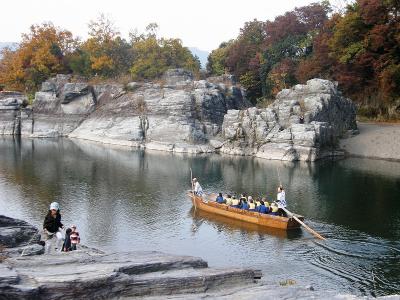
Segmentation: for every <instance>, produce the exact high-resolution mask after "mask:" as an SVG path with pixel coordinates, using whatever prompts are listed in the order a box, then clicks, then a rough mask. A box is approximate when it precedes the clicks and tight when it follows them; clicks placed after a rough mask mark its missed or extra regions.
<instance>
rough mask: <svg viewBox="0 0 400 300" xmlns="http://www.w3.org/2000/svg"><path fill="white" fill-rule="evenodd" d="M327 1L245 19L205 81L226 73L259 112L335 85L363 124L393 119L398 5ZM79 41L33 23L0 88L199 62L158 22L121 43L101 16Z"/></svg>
mask: <svg viewBox="0 0 400 300" xmlns="http://www.w3.org/2000/svg"><path fill="white" fill-rule="evenodd" d="M351 3H352V4H349V5H348V6H347V8H345V9H342V10H337V9H333V8H332V6H331V5H330V4H329V2H328V1H322V2H319V3H313V4H310V5H308V6H304V7H299V8H295V9H294V10H292V11H289V12H286V13H285V14H283V15H281V16H278V17H276V18H275V19H274V20H272V21H268V20H267V21H259V20H256V19H255V20H253V21H250V22H247V23H245V24H244V26H243V28H242V29H241V30H240V33H239V35H238V36H237V37H236V38H235V39H233V40H230V41H227V42H223V43H221V45H220V46H219V48H217V49H215V50H213V51H212V52H211V54H210V55H209V57H208V64H207V74H208V75H210V76H214V75H222V74H225V73H231V74H234V75H236V77H237V79H238V81H239V83H240V84H241V85H242V86H243V87H244V88H246V90H247V96H248V98H249V99H250V100H251V101H252V102H253V103H254V104H256V105H258V106H265V105H267V104H268V103H270V102H271V101H272V100H273V99H274V97H275V95H276V94H277V93H278V92H279V91H280V90H281V89H283V88H289V87H291V86H293V85H295V84H297V83H304V82H305V81H307V80H308V79H311V78H315V77H318V78H324V79H329V80H333V81H337V82H338V84H339V88H340V90H341V91H343V92H344V94H345V95H346V96H347V97H349V98H351V99H352V100H353V101H355V102H356V104H357V106H358V115H359V116H360V118H361V119H364V120H365V119H367V120H371V119H373V120H380V121H382V120H400V3H399V1H397V0H356V1H352V2H351ZM88 27H89V28H88V29H89V30H88V38H87V39H86V40H80V39H78V38H76V37H74V36H73V34H72V33H71V32H70V31H68V30H65V29H61V28H58V27H56V26H54V25H53V24H51V23H44V24H41V25H32V26H31V28H30V31H29V32H28V33H25V34H23V35H22V42H21V43H20V45H19V47H18V48H17V49H16V50H12V49H5V50H3V52H2V59H1V60H0V90H1V89H2V88H4V89H13V90H19V91H24V92H26V93H28V94H33V93H34V92H35V91H36V90H37V89H38V88H39V86H40V84H41V83H42V82H43V81H44V80H46V79H47V78H49V77H51V76H53V75H55V74H57V73H68V74H73V75H76V76H78V77H79V76H82V77H84V78H87V79H89V80H92V81H94V82H98V81H104V80H117V81H119V82H121V81H122V82H123V83H124V82H128V81H132V80H136V81H140V80H154V79H159V78H160V77H161V76H162V74H163V73H164V72H165V71H166V70H167V69H168V68H185V69H188V70H190V71H192V72H193V73H194V74H195V75H199V74H200V62H199V59H198V58H197V57H195V56H193V55H192V53H191V52H190V50H189V49H188V48H186V47H184V46H183V45H182V42H181V41H180V40H179V39H175V38H169V39H166V38H160V37H158V36H157V29H158V26H157V24H155V23H153V24H149V25H148V26H147V27H146V30H145V32H144V33H138V32H136V31H132V32H131V33H130V35H129V39H124V38H122V36H121V35H120V33H119V32H118V30H117V29H116V28H115V26H114V25H113V23H112V22H111V21H110V20H108V19H107V18H106V17H104V16H103V15H101V16H99V18H98V19H96V20H94V21H91V22H90V23H89V26H88Z"/></svg>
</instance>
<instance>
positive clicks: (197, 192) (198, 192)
mask: <svg viewBox="0 0 400 300" xmlns="http://www.w3.org/2000/svg"><path fill="white" fill-rule="evenodd" d="M193 186H194V194H195V195H197V196H200V197H201V196H203V189H202V188H201V185H200V183H199V182H198V181H197V178H193Z"/></svg>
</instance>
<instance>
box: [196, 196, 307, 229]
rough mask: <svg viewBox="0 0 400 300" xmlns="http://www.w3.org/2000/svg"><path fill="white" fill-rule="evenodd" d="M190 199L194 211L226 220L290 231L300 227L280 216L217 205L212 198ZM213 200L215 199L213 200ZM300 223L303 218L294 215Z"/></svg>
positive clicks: (296, 223)
mask: <svg viewBox="0 0 400 300" xmlns="http://www.w3.org/2000/svg"><path fill="white" fill-rule="evenodd" d="M189 195H190V198H191V199H192V203H193V206H194V207H195V209H200V210H202V211H206V212H209V213H212V214H216V215H220V216H224V217H227V218H231V219H235V220H238V221H242V222H247V223H251V224H256V225H258V226H263V227H269V228H276V229H281V230H290V229H296V228H299V227H300V224H299V223H298V222H297V221H296V220H295V219H293V218H286V217H280V216H273V215H269V214H260V213H258V212H252V211H247V210H243V209H239V208H235V207H230V206H228V205H225V204H219V203H217V202H215V201H210V200H211V199H212V197H208V198H209V199H207V197H204V199H205V200H208V201H207V202H204V201H203V198H201V197H199V196H195V195H193V194H192V193H190V194H189ZM214 199H215V198H214ZM296 216H297V217H298V218H299V219H300V220H301V221H303V220H304V217H302V216H299V215H296Z"/></svg>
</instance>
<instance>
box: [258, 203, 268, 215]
mask: <svg viewBox="0 0 400 300" xmlns="http://www.w3.org/2000/svg"><path fill="white" fill-rule="evenodd" d="M257 211H258V212H259V213H260V214H267V213H268V211H267V208H266V207H265V204H264V201H262V200H261V201H260V205H259V206H257Z"/></svg>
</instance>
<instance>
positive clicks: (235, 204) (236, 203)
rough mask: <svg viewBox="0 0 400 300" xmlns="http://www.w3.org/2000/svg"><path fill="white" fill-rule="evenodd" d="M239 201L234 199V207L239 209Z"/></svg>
mask: <svg viewBox="0 0 400 300" xmlns="http://www.w3.org/2000/svg"><path fill="white" fill-rule="evenodd" d="M239 202H240V201H239V199H236V197H235V196H233V197H232V205H231V206H232V207H235V208H239Z"/></svg>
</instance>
